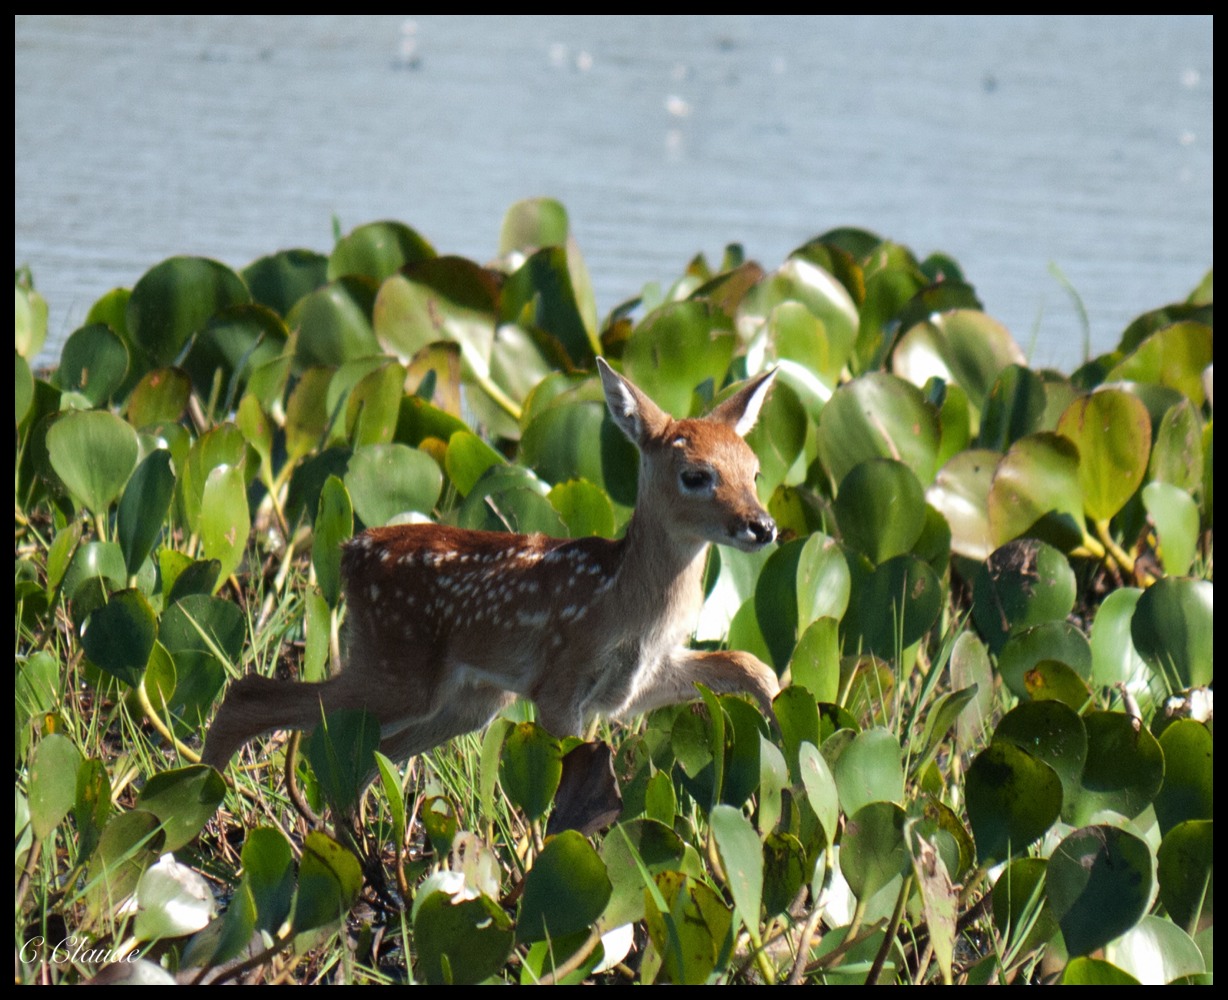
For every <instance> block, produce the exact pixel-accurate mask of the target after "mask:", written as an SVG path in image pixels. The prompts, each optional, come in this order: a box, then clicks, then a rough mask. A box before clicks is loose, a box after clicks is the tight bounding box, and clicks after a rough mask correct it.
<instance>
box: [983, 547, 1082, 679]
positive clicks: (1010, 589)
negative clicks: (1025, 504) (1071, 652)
mask: <svg viewBox="0 0 1228 1000" xmlns="http://www.w3.org/2000/svg"><path fill="white" fill-rule="evenodd" d="M1075 592H1076V587H1075V577H1074V571H1073V570H1071V568H1070V563H1069V562H1067V561H1066V557H1065V556H1064V555H1062V553H1060V552H1059V551H1058V550H1057V549H1055V548H1053V547H1052V546H1049V545H1046V544H1045V543H1044V542H1041V541H1037V540H1036V539H1033V538H1022V539H1019V540H1018V541H1014V542H1008V543H1007V544H1006V545H1003V546H1002V547H1001V548H999V549H996V550H995V551H994V552H993V554H992V555H991V556H990V557H989V559H987V560H986V561H985V563H984V564H983V565H982V566H981V567H980V569H979V570H978V571H977V574H976V577H975V578H974V579H973V583H972V596H973V605H972V617H973V619H974V620H975V622H976V626H977V629H978V630H979V631H980V633H981V635H982V637H984V639H985V641H986V642H987V643H988V644H989V648H990V649H991V650H993V651H994V652H997V651H999V650H1001V649H1002V647H1003V646H1004V645H1005V643H1006V641H1007V639H1008V638H1009V637H1010V636H1011V635H1013V634H1015V633H1018V632H1022V631H1023V630H1024V629H1026V628H1029V627H1030V626H1033V625H1038V624H1040V623H1042V622H1050V621H1062V620H1063V619H1065V618H1066V616H1067V615H1068V614H1070V611H1071V609H1072V608H1073V607H1074V602H1075ZM1054 658H1055V659H1060V657H1054Z"/></svg>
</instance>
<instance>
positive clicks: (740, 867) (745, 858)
mask: <svg viewBox="0 0 1228 1000" xmlns="http://www.w3.org/2000/svg"><path fill="white" fill-rule="evenodd" d="M708 819H709V822H710V823H711V824H712V833H713V836H715V838H716V846H717V848H718V850H719V851H720V855H721V864H722V866H723V867H724V869H725V879H726V882H727V884H728V886H729V891H730V894H731V895H732V896H733V905H734V907H735V908H736V910H737V912H738V915H739V916H740V917H741V918H742V923H743V924H745V925H746V928H747V930H748V931H749V932H750V934H751V937H752V939H754V938H757V937H758V936H759V911H760V908H761V907H762V905H763V850H762V847H761V846H760V844H759V836H758V834H756V833H755V828H754V827H753V826H751V824H750V820H748V819H747V818H746V817H745V816H744V815H742V810H741V809H736V808H734V807H733V806H728V805H718V806H716V807H715V808H714V809H713V810H712V812H711V814H710V815H709V817H708Z"/></svg>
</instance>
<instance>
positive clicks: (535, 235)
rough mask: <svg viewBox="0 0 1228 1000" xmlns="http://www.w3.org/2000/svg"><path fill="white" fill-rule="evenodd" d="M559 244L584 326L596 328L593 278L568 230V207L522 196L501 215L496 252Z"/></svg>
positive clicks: (593, 330)
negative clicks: (564, 255)
mask: <svg viewBox="0 0 1228 1000" xmlns="http://www.w3.org/2000/svg"><path fill="white" fill-rule="evenodd" d="M550 246H558V247H562V248H563V250H564V252H565V253H566V255H567V271H568V274H569V276H570V278H571V284H572V288H573V290H574V292H575V296H576V305H577V307H578V308H579V310H580V316H581V318H582V319H583V320H584V325H585V326H586V327H587V328H588V330H589V331H590V332H591V333H596V331H597V302H596V299H595V298H594V297H593V284H592V279H591V278H590V277H589V274H588V268H587V267H586V266H585V264H584V258H583V257H582V256H581V255H580V247H579V245H578V244H577V243H576V240H575V237H574V236H573V235H572V233H571V224H570V221H569V220H568V218H567V210H566V209H565V208H564V207H563V205H562V204H561V203H559V202H558V201H555V200H554V199H553V198H525V199H524V200H522V201H518V202H516V203H515V204H514V205H512V207H511V208H509V209H508V210H507V214H506V215H505V216H504V217H503V225H502V227H501V228H500V230H499V255H500V256H501V257H508V256H514V255H515V254H530V253H532V252H533V251H535V250H539V249H541V248H542V247H550Z"/></svg>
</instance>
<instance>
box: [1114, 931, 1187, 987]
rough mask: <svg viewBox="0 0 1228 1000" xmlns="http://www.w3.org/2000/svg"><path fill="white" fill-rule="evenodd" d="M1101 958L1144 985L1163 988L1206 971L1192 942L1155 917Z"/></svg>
mask: <svg viewBox="0 0 1228 1000" xmlns="http://www.w3.org/2000/svg"><path fill="white" fill-rule="evenodd" d="M1104 957H1105V959H1106V960H1107V961H1109V962H1111V963H1113V965H1115V966H1116V967H1117V968H1119V969H1121V970H1123V971H1124V972H1126V973H1127V974H1128V975H1130V976H1133V977H1134V978H1135V979H1136V980H1137V981H1138V982H1139V983H1141V984H1142V985H1144V986H1166V985H1168V984H1169V983H1172V982H1176V981H1179V980H1180V979H1181V978H1182V977H1184V976H1198V975H1201V974H1202V973H1204V972H1206V971H1207V966H1206V962H1205V961H1204V960H1203V956H1202V952H1200V951H1199V950H1198V945H1197V944H1195V943H1194V939H1193V938H1191V937H1190V935H1189V934H1187V933H1186V932H1185V931H1184V930H1182V929H1181V928H1180V927H1177V926H1175V925H1174V924H1173V922H1172V921H1171V920H1165V919H1164V918H1162V917H1157V916H1155V915H1154V914H1148V915H1147V916H1145V917H1143V919H1142V920H1141V921H1139V923H1138V924H1137V925H1136V926H1134V927H1132V928H1130V930H1128V931H1126V933H1125V934H1123V935H1122V936H1121V937H1119V938H1116V939H1115V940H1113V941H1110V942H1109V943H1108V944H1107V945H1105V948H1104Z"/></svg>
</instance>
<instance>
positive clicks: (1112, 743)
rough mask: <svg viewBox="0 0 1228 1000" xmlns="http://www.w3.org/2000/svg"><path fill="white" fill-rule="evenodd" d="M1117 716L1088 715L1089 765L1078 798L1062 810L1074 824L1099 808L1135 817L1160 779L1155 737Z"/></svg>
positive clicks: (1151, 797)
mask: <svg viewBox="0 0 1228 1000" xmlns="http://www.w3.org/2000/svg"><path fill="white" fill-rule="evenodd" d="M1136 722H1137V720H1135V719H1131V718H1130V717H1129V716H1127V715H1125V714H1123V713H1121V712H1089V713H1088V714H1087V715H1085V716H1084V717H1083V724H1084V725H1085V726H1086V727H1087V764H1086V765H1085V766H1084V768H1083V781H1082V790H1081V791H1080V793H1079V797H1078V799H1077V800H1076V801H1075V802H1073V803H1067V806H1068V808H1067V809H1064V810H1063V813H1064V815H1065V816H1066V817H1067V819H1068V821H1069V822H1070V823H1072V824H1074V825H1079V824H1081V823H1086V822H1088V821H1089V820H1090V819H1091V818H1092V817H1093V816H1095V814H1096V813H1097V812H1099V811H1100V810H1102V809H1112V810H1113V811H1114V812H1119V813H1121V814H1122V815H1123V816H1125V817H1126V818H1128V819H1129V818H1133V817H1135V816H1137V815H1138V814H1139V813H1140V812H1142V811H1143V810H1144V809H1146V808H1147V806H1149V805H1150V804H1151V802H1152V801H1153V800H1154V799H1155V797H1156V792H1158V791H1159V790H1160V785H1161V783H1162V782H1163V781H1164V754H1163V752H1162V751H1161V750H1160V745H1159V744H1158V743H1157V742H1156V739H1155V737H1154V736H1152V735H1151V733H1150V732H1148V731H1147V730H1146V729H1144V728H1142V727H1138V728H1136Z"/></svg>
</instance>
